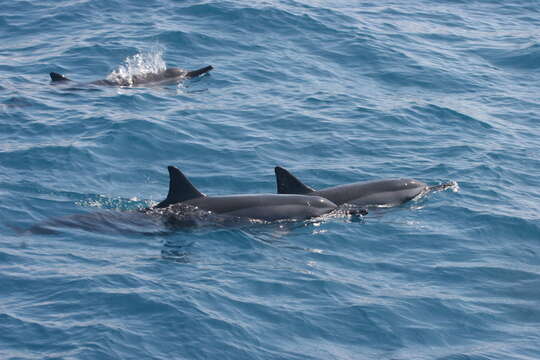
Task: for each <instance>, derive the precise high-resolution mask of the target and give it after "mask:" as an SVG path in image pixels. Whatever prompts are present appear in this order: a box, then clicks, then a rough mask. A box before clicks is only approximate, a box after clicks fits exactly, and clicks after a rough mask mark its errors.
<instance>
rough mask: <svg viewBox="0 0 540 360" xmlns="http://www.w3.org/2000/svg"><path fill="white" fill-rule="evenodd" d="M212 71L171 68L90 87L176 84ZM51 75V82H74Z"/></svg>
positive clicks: (90, 83) (207, 68) (101, 81)
mask: <svg viewBox="0 0 540 360" xmlns="http://www.w3.org/2000/svg"><path fill="white" fill-rule="evenodd" d="M212 69H213V67H212V66H211V65H209V66H205V67H203V68H200V69H198V70H192V71H187V70H183V69H180V68H175V67H171V68H167V69H165V70H163V71H160V72H157V73H147V74H140V75H133V76H132V77H131V79H130V80H127V79H126V80H122V81H114V80H107V79H102V80H96V81H92V82H89V83H88V85H104V86H138V85H145V84H157V83H160V84H163V83H176V82H180V81H182V80H184V79H191V78H194V77H197V76H200V75H203V74H206V73H207V72H209V71H210V70H212ZM49 75H50V76H51V81H52V82H53V83H68V82H72V80H71V79H69V78H67V77H66V76H64V75H62V74H59V73H56V72H51V73H50V74H49Z"/></svg>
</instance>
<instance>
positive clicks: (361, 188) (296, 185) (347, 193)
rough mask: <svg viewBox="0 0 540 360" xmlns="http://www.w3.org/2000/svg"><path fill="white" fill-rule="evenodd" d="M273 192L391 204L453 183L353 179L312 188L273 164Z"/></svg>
mask: <svg viewBox="0 0 540 360" xmlns="http://www.w3.org/2000/svg"><path fill="white" fill-rule="evenodd" d="M274 170H275V173H276V185H277V192H278V193H279V194H304V195H316V196H322V197H324V198H326V199H328V200H330V201H332V202H333V203H335V204H336V205H338V206H339V205H342V204H354V205H357V206H395V205H399V204H402V203H404V202H407V201H409V200H412V199H414V198H415V197H417V196H419V195H422V194H425V193H427V192H429V191H433V190H444V189H447V188H449V187H451V186H452V185H453V184H452V183H449V184H443V185H437V186H428V185H427V184H425V183H423V182H421V181H418V180H414V179H387V180H375V181H365V182H357V183H352V184H345V185H339V186H334V187H329V188H326V189H322V190H315V189H313V188H311V187H309V186H307V185H305V184H304V183H302V182H301V181H300V180H298V178H296V177H295V176H294V175H293V174H291V173H290V172H288V171H287V170H285V169H284V168H282V167H279V166H276V168H275V169H274Z"/></svg>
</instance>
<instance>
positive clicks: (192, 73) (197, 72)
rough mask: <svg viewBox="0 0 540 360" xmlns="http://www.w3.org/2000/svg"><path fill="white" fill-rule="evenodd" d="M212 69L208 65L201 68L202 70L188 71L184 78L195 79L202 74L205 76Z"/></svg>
mask: <svg viewBox="0 0 540 360" xmlns="http://www.w3.org/2000/svg"><path fill="white" fill-rule="evenodd" d="M212 69H213V67H212V65H208V66H206V67H203V68H201V69H199V70H193V71H188V73H187V74H186V77H188V78H193V77H196V76H200V75H202V74H206V73H207V72H209V71H210V70H212Z"/></svg>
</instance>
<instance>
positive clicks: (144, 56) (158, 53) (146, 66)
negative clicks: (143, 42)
mask: <svg viewBox="0 0 540 360" xmlns="http://www.w3.org/2000/svg"><path fill="white" fill-rule="evenodd" d="M165 69H166V65H165V60H163V50H162V49H158V48H154V49H151V50H149V51H141V52H139V53H137V54H135V55H132V56H128V57H127V58H126V59H125V60H124V62H123V63H122V64H120V65H119V66H118V67H117V68H116V69H115V70H113V71H112V72H111V73H110V74H109V75H107V80H109V81H113V82H115V83H118V84H126V85H127V86H132V85H133V78H134V77H136V76H141V75H146V74H151V73H158V72H160V71H164V70H165Z"/></svg>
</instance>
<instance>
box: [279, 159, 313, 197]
mask: <svg viewBox="0 0 540 360" xmlns="http://www.w3.org/2000/svg"><path fill="white" fill-rule="evenodd" d="M274 171H275V172H276V185H277V192H278V194H309V193H311V192H313V191H315V189H313V188H310V187H309V186H307V185H306V184H304V183H303V182H301V181H300V180H298V179H297V178H296V176H294V175H293V174H291V173H290V172H288V171H287V170H285V169H284V168H282V167H280V166H276V167H275V168H274Z"/></svg>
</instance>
